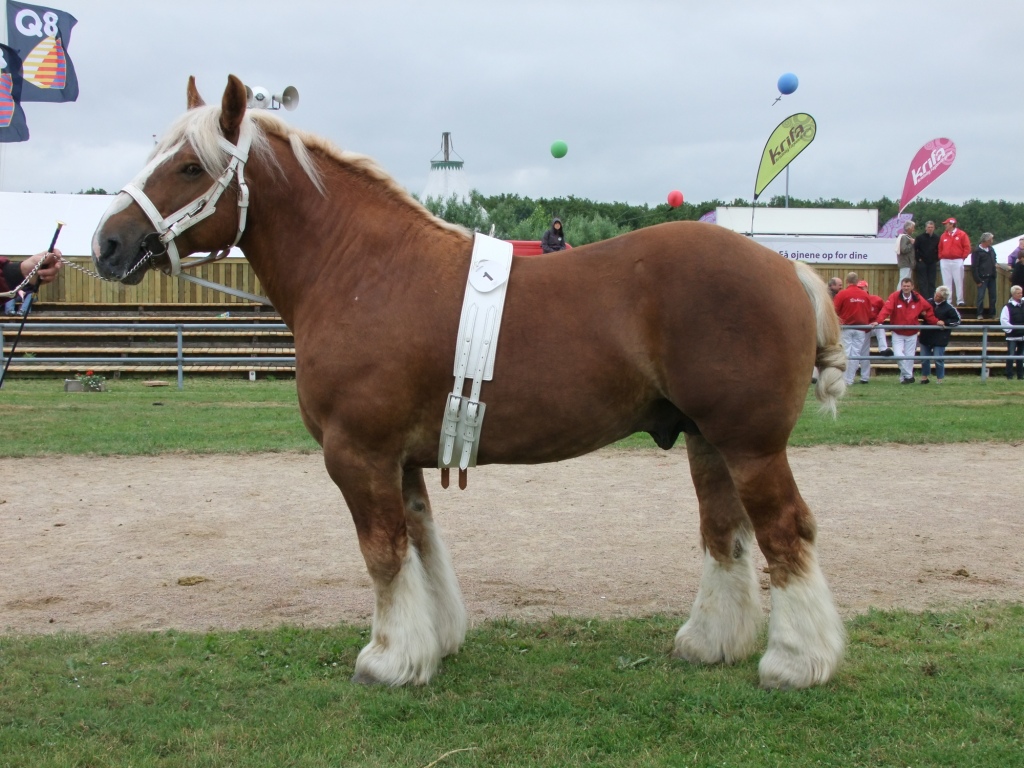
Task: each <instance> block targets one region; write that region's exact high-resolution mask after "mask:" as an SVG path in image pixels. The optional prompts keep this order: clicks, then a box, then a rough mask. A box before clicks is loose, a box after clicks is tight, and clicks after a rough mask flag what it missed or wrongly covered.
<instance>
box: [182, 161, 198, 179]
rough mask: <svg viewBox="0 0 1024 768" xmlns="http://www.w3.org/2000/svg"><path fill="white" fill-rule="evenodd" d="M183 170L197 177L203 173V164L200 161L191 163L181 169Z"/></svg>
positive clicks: (186, 173)
mask: <svg viewBox="0 0 1024 768" xmlns="http://www.w3.org/2000/svg"><path fill="white" fill-rule="evenodd" d="M181 172H182V173H184V174H185V175H186V176H190V177H192V178H195V177H196V176H202V175H203V166H201V165H199V164H198V163H189V164H188V165H186V166H185V167H184V168H182V169H181Z"/></svg>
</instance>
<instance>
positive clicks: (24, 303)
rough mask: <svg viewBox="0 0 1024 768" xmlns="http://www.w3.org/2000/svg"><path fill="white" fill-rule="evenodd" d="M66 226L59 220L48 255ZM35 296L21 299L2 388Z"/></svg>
mask: <svg viewBox="0 0 1024 768" xmlns="http://www.w3.org/2000/svg"><path fill="white" fill-rule="evenodd" d="M63 226H64V222H63V221H58V222H57V229H55V230H54V231H53V239H52V240H50V247H49V248H47V249H46V255H49V254H51V253H53V249H54V246H56V245H57V238H58V237H59V236H60V230H61V227H63ZM45 260H46V256H43V258H42V259H41V260H40V262H39V263H40V264H42V262H43V261H45ZM34 298H35V293H33V292H31V291H30V292H29V293H28V294H27V295H26V296H25V298H23V299H22V300H21V326H20V327H19V328H18V335H17V336H15V337H14V343H13V344H12V345H11V354H9V355H8V356H7V362H5V363H4V372H3V373H0V389H3V386H4V382H5V381H6V380H7V369H8V368H10V367H11V360H12V359H13V358H14V350H16V349H17V348H18V342H19V341H21V332H22V331H24V330H25V321H26V320H28V313H29V312H31V311H32V300H33V299H34Z"/></svg>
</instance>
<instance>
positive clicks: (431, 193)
mask: <svg viewBox="0 0 1024 768" xmlns="http://www.w3.org/2000/svg"><path fill="white" fill-rule="evenodd" d="M452 155H455V157H459V156H458V155H457V154H455V150H454V149H453V148H452V135H451V133H450V132H449V131H445V132H444V133H442V134H441V151H440V152H438V153H437V154H436V155H434V158H433V159H432V160H431V161H430V176H428V177H427V186H426V189H424V190H423V195H422V199H423V200H424V201H426V200H428V199H430V198H434V199H440V200H448V199H449V198H451V197H452V195H454V196H455V197H457V198H458V199H459V201H460V202H468V201H469V181H468V180H467V179H466V172H465V171H464V170H463V169H462V166H463V165H464V164H465V161H464V160H463V159H462V158H461V157H459V159H458V160H453V159H452ZM439 156H442V157H443V159H441V160H438V157H439Z"/></svg>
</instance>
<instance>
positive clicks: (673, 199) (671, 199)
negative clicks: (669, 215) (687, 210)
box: [668, 189, 683, 208]
mask: <svg viewBox="0 0 1024 768" xmlns="http://www.w3.org/2000/svg"><path fill="white" fill-rule="evenodd" d="M668 204H669V205H671V206H672V207H673V208H678V207H679V206H680V205H682V204H683V193H682V192H680V191H679V190H678V189H673V190H672V191H671V192H669V193H668Z"/></svg>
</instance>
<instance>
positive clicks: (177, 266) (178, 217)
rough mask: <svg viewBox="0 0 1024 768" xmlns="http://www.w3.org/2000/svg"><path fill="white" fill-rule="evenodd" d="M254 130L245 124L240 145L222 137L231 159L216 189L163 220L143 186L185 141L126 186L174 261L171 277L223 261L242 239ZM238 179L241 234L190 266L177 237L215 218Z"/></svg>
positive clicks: (239, 140)
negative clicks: (184, 260) (186, 269)
mask: <svg viewBox="0 0 1024 768" xmlns="http://www.w3.org/2000/svg"><path fill="white" fill-rule="evenodd" d="M251 131H252V129H251V127H250V126H249V123H248V122H243V123H242V126H241V129H240V130H239V134H238V144H237V145H235V144H232V143H231V142H230V141H228V140H227V139H225V138H224V137H223V136H222V137H220V139H219V140H218V141H219V144H220V147H221V149H223V150H224V151H225V152H227V153H228V154H229V155H230V156H231V160H230V161H228V165H227V167H226V168H225V169H224V171H223V173H221V175H220V176H218V177H217V179H216V180H215V181H214V183H213V186H211V187H210V189H209V190H207V192H206V194H205V195H203V196H202V197H200V198H198V199H197V200H193V201H192V202H191V203H189V204H188V205H186V206H184V207H182V208H180V209H178V210H177V211H175V212H174V213H172V214H171V215H170V216H167V217H164V216H161V215H160V211H158V210H157V208H156V206H155V205H153V202H152V201H151V200H150V199H149V197H148V196H147V195H146V193H145V192H143V191H142V187H144V186H145V184H146V181H147V180H148V178H149V176H150V174H151V173H152V172H153V171H154V170H156V168H157V167H158V166H159V165H161V164H162V163H164V162H166V161H167V159H168V158H169V157H170V156H171V155H173V154H174V153H175V152H177V151H178V150H179V149H180V148H181V147H182V146H183V145H184V142H183V141H182V142H179V143H178V144H176V145H174V147H172V148H171V150H170V151H169V152H167V153H165V154H162V155H160V156H158V157H155V158H153V160H152V162H151V163H150V164H149V165H147V166H146V167H145V168H143V169H142V172H141V173H140V174H139V175H138V176H136V177H135V178H134V179H132V180H131V181H130V182H128V183H127V184H125V185H124V186H123V187H122V188H121V191H122V192H124V193H125V194H127V195H129V196H131V198H132V199H133V200H135V202H136V203H138V204H139V207H140V208H142V210H143V212H145V214H146V216H148V217H149V220H150V221H151V222H152V223H153V226H154V227H156V231H157V235H158V236H159V238H160V242H161V243H162V244H163V246H164V248H165V249H166V251H167V257H168V258H169V259H170V261H171V274H172V275H177V274H180V273H181V269H182V267H183V266H184V267H194V266H196V265H198V264H205V263H207V262H209V261H216V260H218V259H223V258H224V257H225V256H227V255H228V253H229V252H230V251H231V249H232V248H233V247H234V246H236V245H237V244H238V241H239V240H241V238H242V233H243V232H244V231H245V221H246V218H247V216H248V212H249V186H248V185H247V184H246V183H245V163H246V161H247V160H248V159H249V147H250V145H251V144H252V133H251ZM236 177H237V179H238V231H237V233H236V234H235V239H234V241H233V242H232V243H231V245H229V246H227V247H226V248H222V249H221V250H219V251H213V252H211V253H210V254H209V255H208V256H206V257H204V258H202V259H197V260H195V261H190V262H188V263H187V264H182V263H181V259H180V257H179V255H178V247H177V245H175V243H174V238H176V237H177V236H178V235H180V234H181V233H182V232H184V231H185V230H186V229H188V228H189V227H192V226H194V225H196V224H198V223H199V222H200V221H202V220H203V219H205V218H207V217H208V216H212V215H213V213H214V212H215V211H216V210H217V201H218V200H219V199H220V196H221V195H222V194H224V190H226V189H227V188H228V187H229V186H230V185H231V181H232V179H234V178H236Z"/></svg>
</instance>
